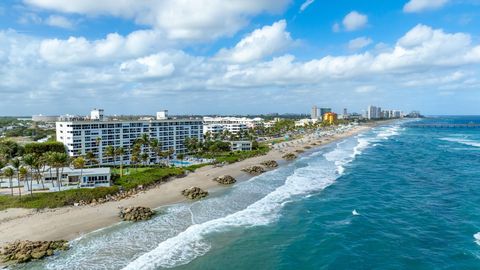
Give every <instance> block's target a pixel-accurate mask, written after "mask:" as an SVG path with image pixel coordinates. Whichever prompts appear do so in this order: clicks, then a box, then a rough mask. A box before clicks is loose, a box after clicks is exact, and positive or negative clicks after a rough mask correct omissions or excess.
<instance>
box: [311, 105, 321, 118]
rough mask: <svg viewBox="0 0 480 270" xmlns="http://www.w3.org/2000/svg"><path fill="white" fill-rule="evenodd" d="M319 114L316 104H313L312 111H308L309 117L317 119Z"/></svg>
mask: <svg viewBox="0 0 480 270" xmlns="http://www.w3.org/2000/svg"><path fill="white" fill-rule="evenodd" d="M319 115H320V110H319V109H318V107H317V105H313V107H312V111H311V112H310V118H311V119H318V118H319Z"/></svg>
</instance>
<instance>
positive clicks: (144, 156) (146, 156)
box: [140, 152, 149, 166]
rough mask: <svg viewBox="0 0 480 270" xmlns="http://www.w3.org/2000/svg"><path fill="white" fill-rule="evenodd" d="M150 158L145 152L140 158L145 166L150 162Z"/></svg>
mask: <svg viewBox="0 0 480 270" xmlns="http://www.w3.org/2000/svg"><path fill="white" fill-rule="evenodd" d="M148 157H149V156H148V153H145V152H144V153H142V154H141V155H140V158H141V159H142V163H143V165H144V166H145V165H146V162H147V161H148Z"/></svg>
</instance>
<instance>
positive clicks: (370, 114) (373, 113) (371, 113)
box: [367, 105, 377, 120]
mask: <svg viewBox="0 0 480 270" xmlns="http://www.w3.org/2000/svg"><path fill="white" fill-rule="evenodd" d="M367 119H369V120H370V119H377V107H376V106H372V105H370V106H368V108H367Z"/></svg>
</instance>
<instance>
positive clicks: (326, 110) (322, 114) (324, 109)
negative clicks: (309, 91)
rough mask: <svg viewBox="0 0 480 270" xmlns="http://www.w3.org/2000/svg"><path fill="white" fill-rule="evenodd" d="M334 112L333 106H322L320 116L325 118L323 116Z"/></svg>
mask: <svg viewBox="0 0 480 270" xmlns="http://www.w3.org/2000/svg"><path fill="white" fill-rule="evenodd" d="M329 112H332V108H320V116H321V117H322V118H323V116H324V115H325V114H326V113H329Z"/></svg>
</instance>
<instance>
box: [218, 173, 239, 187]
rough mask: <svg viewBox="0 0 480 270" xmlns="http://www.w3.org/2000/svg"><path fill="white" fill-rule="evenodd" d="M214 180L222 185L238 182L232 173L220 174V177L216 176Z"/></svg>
mask: <svg viewBox="0 0 480 270" xmlns="http://www.w3.org/2000/svg"><path fill="white" fill-rule="evenodd" d="M213 181H215V182H218V183H220V184H222V185H231V184H234V183H235V182H237V180H235V178H233V177H232V176H230V175H222V176H219V177H215V178H213Z"/></svg>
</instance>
